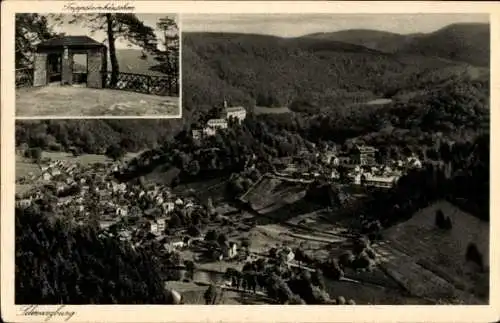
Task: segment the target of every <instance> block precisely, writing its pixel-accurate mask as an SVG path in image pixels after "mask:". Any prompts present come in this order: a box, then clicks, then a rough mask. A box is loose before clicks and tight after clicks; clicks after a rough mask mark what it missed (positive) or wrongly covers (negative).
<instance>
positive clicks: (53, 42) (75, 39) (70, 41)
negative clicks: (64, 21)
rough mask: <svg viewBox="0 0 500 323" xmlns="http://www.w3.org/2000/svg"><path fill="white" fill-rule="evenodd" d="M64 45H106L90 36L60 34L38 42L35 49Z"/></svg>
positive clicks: (94, 46)
mask: <svg viewBox="0 0 500 323" xmlns="http://www.w3.org/2000/svg"><path fill="white" fill-rule="evenodd" d="M64 47H69V48H71V47H87V48H98V47H106V46H105V45H104V44H102V43H99V42H98V41H96V40H94V39H92V38H90V37H89V36H61V37H55V38H52V39H49V40H46V41H44V42H41V43H40V44H38V46H37V49H49V48H50V49H53V48H64Z"/></svg>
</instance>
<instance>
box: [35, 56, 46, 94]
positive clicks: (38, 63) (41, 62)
mask: <svg viewBox="0 0 500 323" xmlns="http://www.w3.org/2000/svg"><path fill="white" fill-rule="evenodd" d="M33 74H34V75H33V86H44V85H47V54H46V53H36V54H35V59H34V73H33Z"/></svg>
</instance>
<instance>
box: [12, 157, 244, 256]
mask: <svg viewBox="0 0 500 323" xmlns="http://www.w3.org/2000/svg"><path fill="white" fill-rule="evenodd" d="M117 167H118V165H114V164H113V165H108V164H92V165H89V166H86V167H84V166H82V165H80V164H76V163H71V162H68V161H56V162H51V163H50V164H49V165H47V166H44V167H43V172H42V176H41V178H42V179H43V181H41V182H40V184H42V187H37V188H34V189H33V190H32V191H31V192H29V193H27V194H26V196H23V197H20V196H17V198H16V206H17V207H20V208H28V207H29V206H31V205H32V203H34V202H35V201H37V200H42V199H44V198H45V199H47V198H50V200H51V201H52V202H51V203H53V206H54V210H53V211H54V214H55V215H56V216H60V217H65V218H70V219H71V220H73V222H74V223H75V224H77V225H78V224H84V223H86V222H88V219H90V218H93V219H98V224H99V227H100V229H101V235H106V236H111V237H115V238H117V239H120V240H122V241H126V242H129V243H130V244H131V246H132V247H133V248H136V247H137V246H139V245H141V244H142V243H144V242H145V241H152V240H156V241H157V242H158V243H160V244H161V245H162V246H163V247H164V249H165V250H167V251H169V252H172V251H174V250H179V249H183V248H186V247H190V246H191V245H192V244H193V243H203V240H204V238H203V237H195V238H189V239H186V237H185V236H184V237H182V236H179V235H178V234H177V235H176V234H174V235H173V236H172V235H171V233H172V232H169V234H166V231H167V230H166V229H167V227H168V223H169V220H170V219H171V217H172V214H173V213H174V212H175V211H183V212H186V213H190V212H192V211H194V210H196V209H199V208H203V206H202V205H200V204H199V203H197V201H196V200H195V199H192V198H189V197H183V198H181V197H178V196H175V195H174V194H172V192H171V191H170V189H169V188H168V187H165V186H159V185H156V184H150V185H147V186H140V185H133V184H126V183H119V182H117V181H116V180H115V179H114V178H113V176H112V172H111V171H113V170H118V168H117ZM43 174H49V175H50V177H49V175H45V176H44V175H43ZM47 181H49V184H47V183H46V182H47ZM44 185H45V186H47V185H53V186H55V187H56V188H57V189H56V191H52V192H51V193H56V194H55V196H58V195H57V193H60V192H64V191H65V190H67V189H69V188H71V187H78V189H77V190H74V191H72V192H71V194H67V195H64V196H63V197H60V196H58V197H55V196H54V194H49V192H48V191H46V190H44V187H43V186H44ZM212 252H213V254H212V255H211V257H212V259H214V260H221V259H234V258H235V257H236V256H237V255H238V244H237V243H234V242H226V243H225V244H223V245H220V246H218V247H217V248H215V249H213V250H212Z"/></svg>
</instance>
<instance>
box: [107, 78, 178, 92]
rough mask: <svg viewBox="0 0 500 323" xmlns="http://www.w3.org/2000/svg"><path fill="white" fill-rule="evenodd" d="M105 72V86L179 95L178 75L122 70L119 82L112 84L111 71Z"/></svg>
mask: <svg viewBox="0 0 500 323" xmlns="http://www.w3.org/2000/svg"><path fill="white" fill-rule="evenodd" d="M103 73H104V87H105V88H109V89H116V90H125V91H134V92H139V93H145V94H154V95H162V96H178V95H179V78H178V77H177V76H168V75H167V76H156V75H145V74H134V73H122V72H120V73H118V80H117V82H116V83H115V84H112V82H111V72H103Z"/></svg>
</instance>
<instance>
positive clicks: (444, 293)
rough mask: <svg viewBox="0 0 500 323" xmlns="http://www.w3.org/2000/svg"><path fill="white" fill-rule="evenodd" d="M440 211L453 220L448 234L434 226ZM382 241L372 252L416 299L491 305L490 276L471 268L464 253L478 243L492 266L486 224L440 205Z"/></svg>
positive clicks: (430, 208) (487, 226) (433, 206)
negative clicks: (423, 298)
mask: <svg viewBox="0 0 500 323" xmlns="http://www.w3.org/2000/svg"><path fill="white" fill-rule="evenodd" d="M438 209H441V210H442V211H443V212H444V213H445V214H447V215H449V216H450V217H451V219H452V223H453V228H452V229H451V230H450V231H442V230H440V229H438V228H437V227H436V226H435V224H434V215H435V212H436V210H438ZM384 238H385V241H384V242H382V243H380V244H377V245H375V246H374V249H375V251H376V252H377V253H378V255H379V259H380V260H379V261H380V265H381V266H382V267H383V268H384V269H385V270H386V271H387V273H388V274H389V275H391V276H392V277H393V278H394V279H396V280H397V281H399V282H400V283H401V284H402V285H403V286H405V288H406V289H408V290H409V291H411V293H412V294H414V295H418V296H425V297H430V298H433V299H447V300H457V301H458V302H463V303H465V304H481V303H484V302H485V300H486V299H487V297H488V285H489V283H488V275H489V273H488V270H486V272H484V273H481V272H479V271H478V270H477V268H475V267H474V266H472V265H471V264H470V263H467V262H466V260H465V252H466V248H467V245H468V244H469V242H474V243H475V244H476V245H477V246H478V248H479V250H480V252H481V253H482V255H483V257H484V260H485V264H486V267H488V266H489V257H488V255H489V251H488V241H489V225H488V223H485V222H482V221H480V220H479V219H477V218H475V217H473V216H471V215H469V214H467V213H464V212H462V211H461V210H460V209H458V208H457V207H455V206H453V205H452V204H450V203H448V202H446V201H440V202H437V203H435V204H434V205H432V206H429V207H428V208H426V209H423V210H421V211H420V212H418V213H417V214H415V215H414V216H413V217H412V218H411V219H410V220H408V221H406V222H404V223H401V224H399V225H396V226H394V227H392V228H389V229H388V230H386V231H385V232H384Z"/></svg>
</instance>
